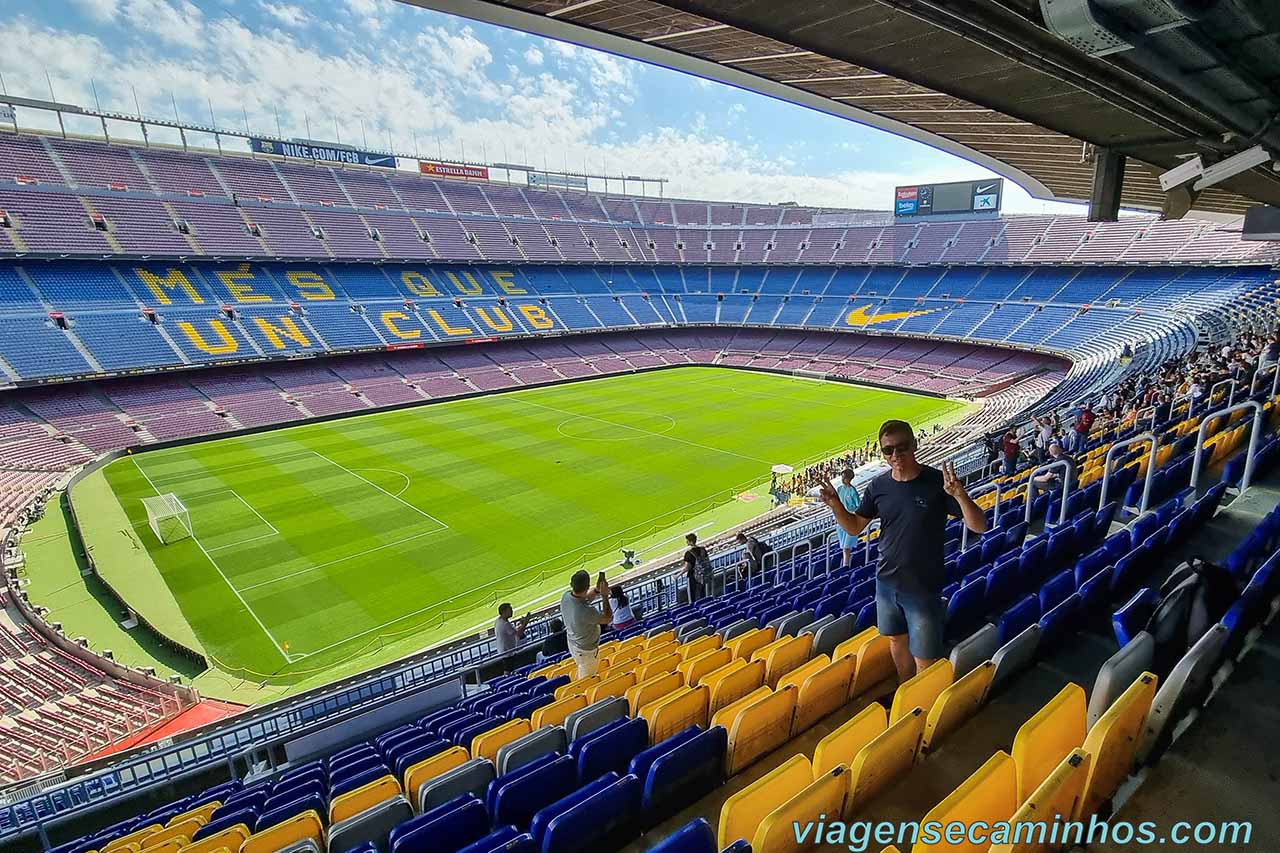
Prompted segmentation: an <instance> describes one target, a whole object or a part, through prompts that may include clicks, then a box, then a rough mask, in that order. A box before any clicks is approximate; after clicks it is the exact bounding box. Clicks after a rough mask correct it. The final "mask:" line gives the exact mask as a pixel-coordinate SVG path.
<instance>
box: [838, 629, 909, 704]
mask: <svg viewBox="0 0 1280 853" xmlns="http://www.w3.org/2000/svg"><path fill="white" fill-rule="evenodd" d="M855 661H856V662H855V664H854V668H853V679H852V680H851V681H850V682H849V698H850V699H852V698H853V697H855V696H861V695H862V694H863V693H866V692H867V691H868V690H870V689H871V688H872V687H875V686H876V685H877V684H880V683H881V682H883V681H886V680H888V679H890V678H896V677H897V672H898V670H897V668H896V667H894V665H893V655H892V654H890V653H889V638H888V637H882V636H881V635H880V633H879V632H878V631H877V632H876V635H875V636H874V637H872V638H871V639H870V640H868V641H867V642H865V643H863V644H862V645H861V646H860V647H859V648H858V654H857V657H856V658H855Z"/></svg>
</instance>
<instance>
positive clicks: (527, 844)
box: [458, 826, 538, 853]
mask: <svg viewBox="0 0 1280 853" xmlns="http://www.w3.org/2000/svg"><path fill="white" fill-rule="evenodd" d="M537 850H538V846H537V845H536V844H534V843H533V836H532V835H530V834H529V833H527V832H520V831H519V830H517V829H516V828H515V827H514V826H504V827H502V828H501V829H497V830H494V831H493V832H492V833H490V834H489V835H486V836H485V837H484V838H481V839H480V840H479V841H476V842H475V843H473V844H468V845H467V846H466V847H463V848H462V849H461V850H459V851H458V853H537Z"/></svg>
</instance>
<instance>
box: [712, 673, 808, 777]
mask: <svg viewBox="0 0 1280 853" xmlns="http://www.w3.org/2000/svg"><path fill="white" fill-rule="evenodd" d="M761 691H768V688H767V687H762V688H760V690H757V691H756V693H753V694H751V696H752V697H757V698H754V699H752V698H751V697H744V698H742V699H740V700H738V702H735V703H734V704H732V705H730V706H729V707H727V708H722V709H720V711H719V712H718V713H717V714H716V717H715V718H716V720H723V721H724V722H723V723H713V724H712V725H724V727H725V728H726V729H727V730H728V732H729V752H728V755H727V756H726V758H725V775H727V776H732V775H733V774H734V773H737V772H738V771H739V770H741V769H742V768H744V767H746V766H747V765H748V764H750V763H751V762H753V761H755V760H756V759H757V758H759V757H760V756H762V755H764V754H766V753H768V752H772V751H773V750H774V749H777V748H778V747H779V746H781V745H782V744H784V743H786V741H787V739H788V738H790V737H791V717H792V715H794V714H795V710H796V693H797V692H798V691H797V690H796V688H794V687H784V688H782V689H781V690H778V691H772V692H768V693H767V695H758V694H760V693H761Z"/></svg>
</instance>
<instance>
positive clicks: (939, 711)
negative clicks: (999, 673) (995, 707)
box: [920, 661, 996, 755]
mask: <svg viewBox="0 0 1280 853" xmlns="http://www.w3.org/2000/svg"><path fill="white" fill-rule="evenodd" d="M995 674H996V665H995V664H994V663H992V662H991V661H983V662H982V663H981V664H979V665H978V666H976V667H974V668H973V669H971V670H969V672H967V673H965V675H964V676H963V677H961V679H960V680H959V681H956V682H953V683H952V684H951V685H950V686H949V687H947V688H946V689H945V690H943V691H942V692H941V693H940V694H938V698H937V700H935V701H934V703H933V707H932V708H930V709H929V713H928V715H927V716H926V717H925V723H924V738H923V739H922V740H921V741H920V750H921V752H922V753H923V754H925V755H928V754H929V751H930V750H931V749H933V748H935V747H936V746H938V745H939V744H941V743H942V742H943V741H944V740H946V738H947V736H948V735H950V734H951V733H952V732H954V731H955V730H956V729H958V728H960V726H962V725H964V723H965V721H966V720H968V719H969V718H970V717H972V716H973V715H974V714H975V713H976V712H977V710H978V708H979V707H981V706H982V700H983V699H984V698H985V697H986V695H987V688H988V687H990V686H991V679H992V678H993V677H995Z"/></svg>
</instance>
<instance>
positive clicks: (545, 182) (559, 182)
mask: <svg viewBox="0 0 1280 853" xmlns="http://www.w3.org/2000/svg"><path fill="white" fill-rule="evenodd" d="M525 177H526V179H527V180H528V182H529V186H531V187H538V188H539V189H544V190H585V189H586V188H587V179H586V178H584V177H581V176H579V175H553V174H550V173H548V172H529V173H528V174H527V175H526V176H525Z"/></svg>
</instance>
